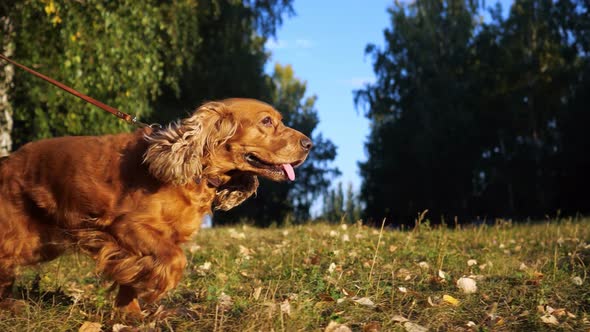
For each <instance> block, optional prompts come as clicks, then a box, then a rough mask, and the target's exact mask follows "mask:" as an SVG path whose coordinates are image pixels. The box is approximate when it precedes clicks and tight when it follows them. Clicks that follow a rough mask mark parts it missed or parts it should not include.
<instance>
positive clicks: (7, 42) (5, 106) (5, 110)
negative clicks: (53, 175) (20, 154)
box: [0, 17, 14, 157]
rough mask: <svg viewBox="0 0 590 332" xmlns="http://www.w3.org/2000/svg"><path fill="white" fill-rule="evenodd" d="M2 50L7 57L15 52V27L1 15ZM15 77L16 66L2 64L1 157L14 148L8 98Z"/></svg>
mask: <svg viewBox="0 0 590 332" xmlns="http://www.w3.org/2000/svg"><path fill="white" fill-rule="evenodd" d="M0 31H2V35H3V36H2V37H1V39H0V51H2V53H3V54H4V55H6V56H7V57H10V56H12V54H13V53H14V43H13V42H12V34H13V27H12V22H11V21H10V18H9V17H0ZM13 77H14V66H13V65H11V64H7V63H4V64H0V157H4V156H7V155H8V154H9V153H10V151H11V150H12V139H11V137H10V134H11V133H12V105H11V104H10V101H9V100H8V94H9V92H10V88H11V87H12V78H13Z"/></svg>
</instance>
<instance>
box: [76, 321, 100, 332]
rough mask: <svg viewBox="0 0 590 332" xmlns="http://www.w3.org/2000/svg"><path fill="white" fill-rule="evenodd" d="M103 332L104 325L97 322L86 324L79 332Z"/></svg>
mask: <svg viewBox="0 0 590 332" xmlns="http://www.w3.org/2000/svg"><path fill="white" fill-rule="evenodd" d="M100 331H102V324H101V323H97V322H88V321H86V322H84V323H83V324H82V326H80V329H78V332H100Z"/></svg>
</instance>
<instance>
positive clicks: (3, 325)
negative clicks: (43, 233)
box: [0, 219, 590, 331]
mask: <svg viewBox="0 0 590 332" xmlns="http://www.w3.org/2000/svg"><path fill="white" fill-rule="evenodd" d="M588 221H589V220H587V219H585V220H584V219H582V220H555V221H547V222H539V223H531V224H526V225H513V224H511V223H509V222H498V223H497V224H496V225H494V226H486V225H482V226H473V227H463V228H462V229H448V228H442V227H436V228H434V227H430V226H429V225H428V223H427V222H423V223H421V225H420V226H419V227H417V228H415V229H413V230H408V231H399V230H393V229H389V228H387V227H385V228H384V229H383V230H381V229H379V228H371V227H366V226H361V225H360V224H357V225H334V224H327V223H321V224H309V225H302V226H290V227H285V228H271V229H259V228H254V227H250V226H239V227H233V228H229V227H228V228H214V229H205V230H202V231H201V232H200V233H199V234H198V235H197V237H196V239H195V241H194V243H193V244H190V245H188V246H187V248H186V252H187V256H188V257H189V261H190V264H189V267H188V268H187V270H186V273H185V278H184V279H183V281H182V283H181V284H180V285H179V287H178V288H177V289H175V290H174V291H173V292H172V293H170V294H169V295H168V296H167V297H166V298H165V299H164V300H163V301H161V303H160V304H162V305H163V306H164V308H165V309H166V310H162V309H160V310H158V307H157V306H151V307H147V308H146V309H149V310H150V311H151V312H152V314H150V315H148V316H147V317H146V318H145V319H144V320H143V321H129V320H123V319H122V318H121V317H119V316H118V315H117V314H116V313H115V312H114V311H113V310H112V308H111V302H112V301H111V298H112V294H110V293H109V292H108V288H109V286H110V284H109V283H108V282H105V281H103V280H102V279H100V278H98V277H97V276H96V275H95V273H94V272H93V264H92V262H91V261H90V260H88V259H87V258H85V257H84V256H81V255H75V254H72V255H69V256H64V257H62V258H60V259H58V260H56V261H54V262H51V263H49V264H44V265H42V266H40V267H38V268H36V269H27V270H25V271H23V274H22V275H21V277H20V278H19V281H18V286H19V287H18V291H19V292H20V293H21V294H22V297H23V298H25V299H26V300H25V301H24V302H22V303H20V305H19V306H18V310H16V312H8V311H0V330H1V331H66V330H78V329H79V328H80V327H81V326H82V324H83V323H84V322H95V323H99V324H101V327H102V331H111V330H113V327H115V330H121V329H122V328H123V325H126V326H127V328H128V330H129V331H131V330H134V329H137V328H139V329H140V330H146V329H150V328H151V329H156V330H163V331H172V330H174V331H272V330H274V331H298V330H301V331H324V330H326V327H327V326H328V325H329V324H330V323H331V322H332V325H331V327H330V328H328V330H330V329H336V328H338V327H340V328H341V329H342V330H340V331H345V328H350V329H351V330H352V331H391V330H394V331H395V330H399V331H404V330H411V328H416V326H421V327H426V328H429V329H430V330H447V331H448V330H451V331H498V330H507V331H539V330H552V329H555V328H557V329H561V330H587V329H589V328H590V322H589V313H590V287H588V284H589V283H590V280H588V276H587V272H588V264H590V230H589V229H588ZM461 277H470V278H472V279H474V280H475V282H476V284H477V291H476V292H475V293H473V294H465V293H464V292H463V291H461V290H460V289H459V288H458V287H457V285H456V282H457V280H458V279H459V278H461ZM154 312H157V313H156V314H153V313H154ZM121 324H123V325H121ZM338 324H343V325H344V326H346V327H344V326H339V325H338ZM123 330H124V329H123Z"/></svg>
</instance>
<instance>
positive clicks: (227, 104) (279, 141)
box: [144, 99, 312, 210]
mask: <svg viewBox="0 0 590 332" xmlns="http://www.w3.org/2000/svg"><path fill="white" fill-rule="evenodd" d="M281 119H282V118H281V115H280V113H279V112H277V111H276V110H275V109H274V108H273V107H272V106H270V105H268V104H266V103H263V102H260V101H257V100H252V99H227V100H223V101H219V102H209V103H206V104H204V105H202V106H201V107H199V108H198V109H197V110H196V112H195V113H194V114H193V115H192V116H191V117H188V118H186V119H183V120H181V121H180V122H178V123H174V124H171V125H170V126H168V127H167V128H165V129H162V130H157V131H155V132H153V133H151V134H150V135H148V136H146V138H147V140H148V142H149V147H148V149H147V151H146V153H145V155H144V162H145V163H147V164H148V167H149V170H150V172H151V173H152V175H153V176H155V177H156V178H158V179H159V180H160V181H162V182H166V183H172V184H178V185H183V184H187V183H189V182H190V181H201V180H207V181H210V182H215V181H221V182H222V184H221V185H220V187H219V188H218V193H217V197H216V202H215V206H216V208H217V209H222V210H228V209H230V208H232V207H233V206H236V205H238V204H240V203H241V202H243V201H244V200H245V199H246V198H248V197H249V196H251V195H252V194H253V193H255V192H256V188H257V187H258V179H257V178H256V176H262V177H266V178H268V179H271V180H274V181H285V180H291V181H293V180H295V171H294V168H295V167H297V166H299V165H301V164H302V163H303V161H304V160H305V159H306V158H307V155H308V153H309V151H310V149H311V147H312V142H311V140H310V139H309V138H308V137H306V136H305V135H303V134H302V133H300V132H298V131H297V130H295V129H292V128H289V127H287V126H285V125H284V124H283V123H282V121H281Z"/></svg>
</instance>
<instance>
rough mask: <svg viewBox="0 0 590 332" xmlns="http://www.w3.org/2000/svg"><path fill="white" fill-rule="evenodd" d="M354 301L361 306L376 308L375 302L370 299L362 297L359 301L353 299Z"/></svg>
mask: <svg viewBox="0 0 590 332" xmlns="http://www.w3.org/2000/svg"><path fill="white" fill-rule="evenodd" d="M352 300H353V301H354V302H356V303H358V304H360V305H364V306H367V307H371V308H374V307H375V303H374V302H373V301H371V299H369V298H368V297H361V298H359V299H352Z"/></svg>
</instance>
